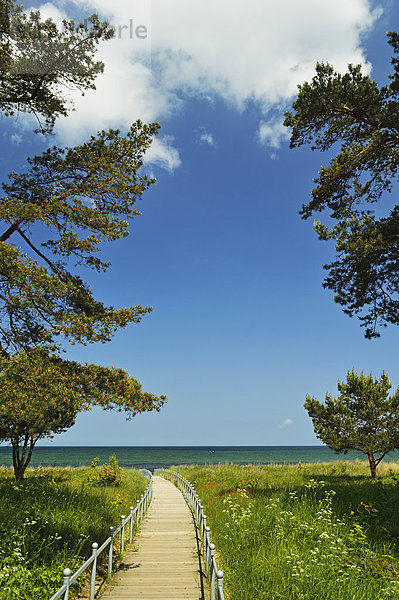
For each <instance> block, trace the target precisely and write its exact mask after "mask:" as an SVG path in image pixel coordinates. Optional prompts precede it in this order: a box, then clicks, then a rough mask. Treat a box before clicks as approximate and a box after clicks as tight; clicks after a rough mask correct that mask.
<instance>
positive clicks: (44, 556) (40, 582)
mask: <svg viewBox="0 0 399 600" xmlns="http://www.w3.org/2000/svg"><path fill="white" fill-rule="evenodd" d="M100 474H102V475H101V476H100ZM113 475H114V479H115V481H112V479H113ZM101 477H102V478H103V480H102V479H101ZM99 482H100V483H99ZM115 483H116V484H117V485H115ZM147 484H148V481H147V479H146V478H145V477H144V476H143V475H142V473H141V472H140V471H135V470H133V469H129V470H127V471H122V470H121V469H119V468H117V470H116V474H115V473H113V470H112V468H110V467H109V466H107V467H106V469H103V468H102V467H97V468H93V467H82V468H43V467H39V468H36V469H28V470H27V472H26V477H25V479H24V480H23V481H22V482H19V483H16V482H15V479H14V476H13V473H12V471H11V469H8V468H0V539H1V544H0V600H15V599H18V600H28V599H29V600H32V598H35V600H42V599H43V600H48V599H49V598H50V597H51V596H52V595H53V594H54V592H55V591H56V590H57V589H58V588H59V587H61V585H62V571H63V569H65V568H66V567H68V568H70V569H71V571H72V572H74V571H75V570H76V569H77V568H78V567H79V566H80V565H81V564H82V563H83V562H84V561H85V560H86V559H87V558H88V557H89V556H90V554H91V544H92V542H98V543H99V544H101V543H102V542H103V541H104V540H105V539H106V538H107V537H108V536H109V527H110V526H111V525H112V526H114V527H117V526H118V525H119V524H120V515H121V514H125V515H128V514H129V510H130V506H132V505H133V506H136V499H138V498H140V495H141V494H142V493H143V491H144V490H145V489H146V487H147ZM115 554H117V551H116V553H115ZM77 583H78V585H77V586H76V585H75V586H74V589H73V590H71V591H72V594H71V595H72V596H73V595H76V592H77V591H78V589H79V582H77ZM80 585H84V581H83V582H80Z"/></svg>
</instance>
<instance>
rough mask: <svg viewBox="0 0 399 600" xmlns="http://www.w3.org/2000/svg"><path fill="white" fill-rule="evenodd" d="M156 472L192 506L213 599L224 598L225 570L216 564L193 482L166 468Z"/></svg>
mask: <svg viewBox="0 0 399 600" xmlns="http://www.w3.org/2000/svg"><path fill="white" fill-rule="evenodd" d="M154 474H155V475H161V476H162V477H164V478H165V479H168V480H169V481H171V482H172V483H174V484H175V485H176V486H177V487H178V488H179V490H180V491H181V492H182V494H183V496H184V497H185V499H186V502H187V503H188V504H189V506H191V508H192V510H193V513H194V515H195V518H196V521H197V525H198V531H199V537H200V539H201V544H202V549H203V561H204V565H205V571H206V576H207V578H208V581H209V583H210V587H211V600H224V593H223V571H220V570H219V569H218V567H217V564H216V558H215V544H211V540H210V528H209V527H208V525H207V524H206V514H204V507H203V506H202V504H201V501H200V499H199V498H198V494H197V492H196V491H195V489H194V487H193V486H192V485H191V483H190V482H189V481H187V479H185V478H184V477H182V476H181V475H180V474H179V473H175V472H174V471H169V470H166V469H156V471H155V473H154Z"/></svg>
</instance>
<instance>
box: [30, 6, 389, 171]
mask: <svg viewBox="0 0 399 600" xmlns="http://www.w3.org/2000/svg"><path fill="white" fill-rule="evenodd" d="M39 8H40V10H41V11H42V12H43V14H45V16H51V15H54V17H57V18H60V17H61V16H62V14H64V15H67V16H75V17H76V14H78V15H79V18H81V19H84V18H85V17H86V16H88V15H89V14H91V13H92V12H98V13H99V15H100V16H101V17H102V18H106V19H108V20H109V21H110V22H111V23H112V24H113V25H114V26H115V32H116V35H115V38H114V39H112V40H110V41H108V42H105V43H102V44H101V47H100V49H99V53H98V56H99V58H100V59H101V60H103V61H104V63H105V65H106V70H105V73H104V74H102V75H100V76H99V77H98V79H97V84H96V85H97V90H96V91H94V92H92V91H89V92H87V93H86V95H85V96H83V97H82V96H78V95H77V94H74V102H75V107H76V110H75V111H74V112H73V113H71V115H70V116H69V117H68V119H67V120H66V119H64V120H62V119H61V120H60V121H59V123H58V126H57V133H58V135H59V137H60V138H62V140H63V141H65V142H67V143H74V142H76V141H80V139H81V138H82V136H83V135H87V134H90V133H93V131H95V130H97V129H100V128H106V127H124V128H127V127H128V126H129V124H130V123H131V122H132V121H134V120H135V119H137V118H141V119H142V120H144V121H158V120H161V121H162V120H167V119H168V118H170V117H171V116H173V115H176V114H179V112H180V111H182V110H183V108H184V105H185V103H187V102H188V101H189V100H190V98H197V99H198V98H199V99H203V101H204V102H209V101H213V100H215V99H222V100H223V101H224V102H225V104H226V106H227V107H229V108H230V109H233V110H235V111H236V112H237V118H240V113H241V112H242V111H243V110H244V109H245V108H247V107H248V106H250V105H255V106H256V108H257V110H258V111H259V113H260V115H261V116H262V117H261V118H260V120H259V126H258V131H257V132H256V133H257V137H258V140H259V142H260V143H261V144H264V145H265V146H269V147H270V148H271V149H273V150H274V151H275V150H276V149H278V148H279V147H280V145H281V143H282V141H284V140H285V139H287V131H286V130H285V129H284V128H283V126H282V124H281V117H280V115H281V113H282V111H283V110H284V108H286V107H287V105H288V104H289V102H290V101H291V100H292V98H293V97H294V95H295V93H296V89H297V84H298V83H300V82H303V81H305V80H309V79H311V77H312V76H313V71H314V65H315V63H316V62H317V61H328V62H330V63H332V64H333V65H334V66H335V67H336V68H337V69H338V70H341V71H343V70H345V69H346V67H347V64H348V63H350V62H351V63H362V64H363V65H364V66H365V69H366V71H368V70H370V65H368V64H367V63H366V60H365V56H364V52H363V50H362V46H361V41H362V35H364V33H365V32H367V31H368V30H370V29H371V28H372V26H373V24H374V22H375V20H376V19H377V18H378V17H379V15H380V14H381V9H374V10H372V8H371V1H369V0H336V1H335V2H334V3H331V2H329V3H327V2H320V1H319V0H301V2H298V1H297V0H269V1H268V2H264V0H252V2H251V5H250V7H249V6H248V4H246V3H244V2H243V0H228V1H227V0H219V1H218V2H217V3H215V2H210V1H209V0H203V1H202V2H186V1H183V0H153V1H152V2H151V3H150V2H148V1H146V0H131V1H130V2H129V3H127V2H126V0H114V1H113V2H112V3H110V2H109V0H70V1H69V2H68V1H66V0H58V1H54V2H53V3H49V2H47V3H46V4H45V5H42V6H40V7H39ZM254 133H255V132H254ZM209 145H211V144H209ZM151 160H152V161H153V162H157V161H158V164H164V166H165V167H166V168H167V169H169V170H173V169H175V168H176V167H177V166H179V164H180V160H181V158H180V156H179V153H178V151H177V149H176V148H174V147H173V144H172V142H171V140H170V139H166V140H165V139H163V138H162V137H160V138H159V139H158V140H157V144H156V146H154V148H153V150H152V158H151Z"/></svg>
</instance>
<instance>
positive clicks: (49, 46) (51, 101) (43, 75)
mask: <svg viewBox="0 0 399 600" xmlns="http://www.w3.org/2000/svg"><path fill="white" fill-rule="evenodd" d="M0 25H1V30H0V31H1V38H0V78H1V89H0V105H1V107H2V110H3V111H4V113H5V114H6V115H13V114H15V112H17V111H23V112H30V113H33V114H34V115H35V116H36V117H37V118H38V119H39V118H42V119H44V120H42V121H40V120H39V126H40V130H41V131H42V132H43V133H49V132H51V131H52V129H53V126H54V122H55V119H56V118H57V117H59V116H61V115H62V116H66V115H67V114H68V112H69V110H70V109H71V104H70V102H69V101H68V99H67V98H66V97H64V96H63V93H62V88H63V87H64V86H67V87H71V88H74V89H78V90H80V91H81V92H82V94H83V93H84V91H85V90H87V89H90V88H94V87H95V86H94V80H95V78H96V76H97V75H98V73H101V72H102V71H103V70H104V65H103V63H101V62H99V61H94V60H93V56H94V53H95V50H96V46H97V44H98V43H99V42H100V41H101V40H107V39H109V38H110V37H112V36H113V30H112V28H111V27H110V26H109V25H108V24H107V23H101V22H100V21H99V19H98V17H97V15H92V16H91V17H89V19H88V21H87V24H86V25H84V24H83V23H81V24H80V23H79V24H75V23H74V21H66V20H64V21H63V26H62V28H59V27H58V26H57V25H56V24H55V23H54V22H53V21H52V20H51V19H46V20H45V21H43V20H42V19H41V17H40V13H39V11H30V12H29V13H28V14H27V13H25V12H24V10H23V6H22V5H21V4H19V3H18V2H16V1H15V0H1V3H0Z"/></svg>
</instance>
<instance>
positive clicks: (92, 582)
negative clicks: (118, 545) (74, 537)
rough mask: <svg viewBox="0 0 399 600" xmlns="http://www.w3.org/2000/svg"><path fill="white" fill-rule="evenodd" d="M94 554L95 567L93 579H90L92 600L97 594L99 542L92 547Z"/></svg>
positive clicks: (93, 568) (92, 574) (92, 572)
mask: <svg viewBox="0 0 399 600" xmlns="http://www.w3.org/2000/svg"><path fill="white" fill-rule="evenodd" d="M91 548H92V553H93V556H94V560H93V566H92V568H91V578H90V596H89V598H90V600H94V594H95V592H96V572H97V549H98V544H97V542H93V543H92V545H91Z"/></svg>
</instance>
